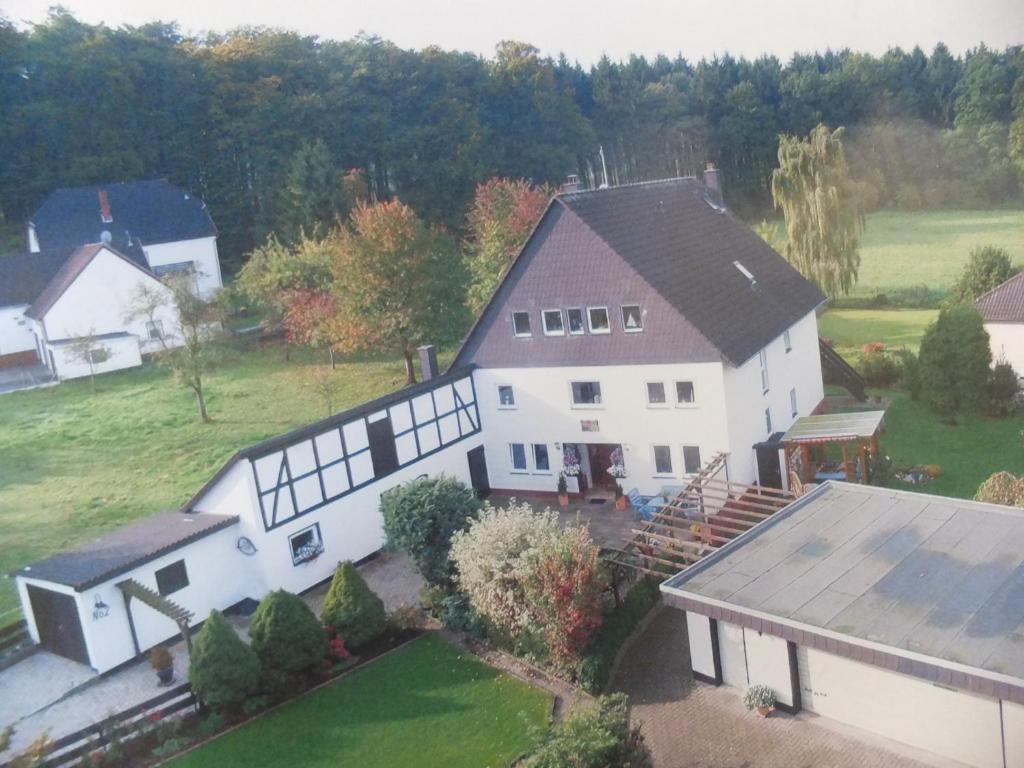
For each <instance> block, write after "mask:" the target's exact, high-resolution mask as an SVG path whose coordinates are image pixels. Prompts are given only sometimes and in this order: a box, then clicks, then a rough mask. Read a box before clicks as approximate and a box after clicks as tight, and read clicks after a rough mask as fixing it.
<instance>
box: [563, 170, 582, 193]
mask: <svg viewBox="0 0 1024 768" xmlns="http://www.w3.org/2000/svg"><path fill="white" fill-rule="evenodd" d="M558 191H559V192H579V191H580V177H579V176H577V175H576V174H575V173H570V174H569V175H568V176H566V177H565V181H564V182H563V183H562V187H561V188H560V189H559V190H558Z"/></svg>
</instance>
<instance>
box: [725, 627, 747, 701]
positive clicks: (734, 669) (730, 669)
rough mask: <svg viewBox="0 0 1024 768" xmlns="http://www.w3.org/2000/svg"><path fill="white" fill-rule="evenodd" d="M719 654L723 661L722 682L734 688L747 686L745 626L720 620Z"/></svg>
mask: <svg viewBox="0 0 1024 768" xmlns="http://www.w3.org/2000/svg"><path fill="white" fill-rule="evenodd" d="M718 654H719V657H720V658H721V662H722V682H723V683H725V684H726V685H729V686H732V687H733V688H739V689H741V690H742V689H745V688H746V687H747V653H746V650H745V649H744V647H743V627H737V626H736V625H735V624H727V623H725V622H724V621H720V622H718Z"/></svg>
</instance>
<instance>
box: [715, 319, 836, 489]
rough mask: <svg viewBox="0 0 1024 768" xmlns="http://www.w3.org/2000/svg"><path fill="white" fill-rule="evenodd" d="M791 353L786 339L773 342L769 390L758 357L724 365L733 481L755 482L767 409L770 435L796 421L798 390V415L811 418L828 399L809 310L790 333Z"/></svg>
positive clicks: (815, 324)
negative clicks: (735, 365)
mask: <svg viewBox="0 0 1024 768" xmlns="http://www.w3.org/2000/svg"><path fill="white" fill-rule="evenodd" d="M789 335H790V342H791V345H792V349H791V350H790V351H789V352H787V351H786V345H785V341H784V336H781V335H780V336H779V337H778V338H776V339H773V340H772V341H771V342H770V343H769V344H768V345H767V347H765V350H766V352H767V356H768V392H764V391H763V388H762V386H761V363H760V360H759V356H758V355H754V356H753V357H751V358H750V359H749V360H747V361H746V362H745V363H743V365H741V366H740V367H739V368H733V367H731V366H726V369H725V391H726V400H727V404H726V408H727V411H728V418H729V427H728V430H729V444H730V445H731V446H732V452H731V454H730V456H729V469H730V474H731V479H733V480H736V481H739V482H746V481H748V480H755V479H756V478H757V461H756V457H755V454H754V448H753V446H754V445H755V444H756V443H759V442H761V441H762V440H765V439H767V437H768V434H769V433H768V428H767V423H766V420H765V413H764V412H765V409H766V408H771V415H772V431H773V432H784V431H785V430H786V429H788V428H789V426H790V425H791V424H792V423H793V422H794V421H795V420H796V419H795V418H794V416H793V412H792V407H791V404H790V390H791V389H794V388H795V389H796V398H797V417H799V416H807V415H809V414H810V413H811V412H812V411H813V410H814V409H815V408H816V407H817V406H818V404H819V403H820V402H821V400H822V398H823V397H824V396H825V391H824V386H823V384H822V381H821V354H820V352H819V349H818V321H817V317H816V315H815V313H814V312H810V313H808V314H807V315H805V316H804V317H803V318H802V319H800V320H799V321H798V322H796V323H795V324H794V325H793V326H792V327H791V328H790V331H789Z"/></svg>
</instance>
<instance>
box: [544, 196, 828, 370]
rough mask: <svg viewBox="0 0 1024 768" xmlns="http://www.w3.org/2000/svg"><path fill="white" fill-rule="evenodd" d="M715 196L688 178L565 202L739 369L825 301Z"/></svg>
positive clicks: (568, 197) (814, 287) (812, 286)
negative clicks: (716, 202) (740, 267)
mask: <svg viewBox="0 0 1024 768" xmlns="http://www.w3.org/2000/svg"><path fill="white" fill-rule="evenodd" d="M706 191H707V190H706V188H705V187H704V185H703V184H701V183H700V182H699V181H697V180H696V179H693V178H685V179H670V180H666V181H660V182H647V183H643V184H634V185H628V186H622V187H613V188H611V189H603V190H596V191H591V192H574V193H566V194H562V195H559V197H558V200H560V201H561V202H562V203H563V204H564V205H565V206H566V207H568V208H569V209H570V210H571V211H573V213H575V214H576V215H577V216H579V217H580V218H581V219H582V220H583V221H584V222H585V223H586V224H587V226H589V227H590V228H591V229H592V230H593V231H594V232H595V233H597V235H598V236H600V237H601V239H602V240H604V241H605V242H606V243H608V245H609V246H610V247H611V248H612V249H613V250H614V251H615V252H616V253H618V254H619V255H620V256H621V257H622V258H623V259H625V260H626V261H627V262H628V263H629V264H630V265H631V266H632V267H633V268H634V269H635V270H636V271H637V272H638V273H639V274H640V275H641V276H643V277H644V278H645V279H646V280H647V281H648V282H649V283H650V284H651V285H653V286H654V287H655V289H657V290H658V291H659V292H660V293H661V294H662V295H663V296H664V297H665V298H666V299H667V300H668V301H669V302H670V303H671V304H672V305H673V306H674V307H675V308H676V309H677V310H678V311H679V312H680V313H681V314H682V315H683V316H684V317H685V318H686V319H687V320H689V321H690V322H691V323H692V324H693V325H694V326H696V328H697V329H698V330H699V331H700V332H701V333H702V334H703V335H704V336H705V337H706V338H707V339H708V340H710V341H711V343H712V344H714V345H715V346H716V347H717V348H718V349H719V351H721V353H722V354H723V356H725V358H726V359H728V360H729V361H730V362H731V363H733V364H734V365H739V364H741V363H743V362H745V361H746V360H747V359H749V358H750V357H751V356H752V355H753V354H755V353H756V352H757V351H758V350H760V349H761V348H762V347H764V346H765V345H766V344H767V343H768V342H770V341H771V340H772V339H774V338H776V337H777V336H779V335H780V334H782V332H783V331H784V330H786V329H787V328H789V327H790V326H791V325H792V324H793V323H795V322H796V321H797V320H799V319H800V318H801V317H803V316H804V315H806V314H807V313H808V312H810V311H811V310H813V309H814V308H815V307H816V306H818V305H819V304H820V303H821V302H822V301H824V300H825V296H824V295H823V294H822V293H821V291H820V290H819V289H818V288H817V287H816V286H815V285H814V284H812V283H810V282H809V281H807V280H805V279H804V278H803V277H802V276H801V275H800V273H799V272H797V271H796V270H795V269H794V268H793V267H792V266H790V265H789V264H788V263H787V262H786V261H785V259H783V258H782V257H781V256H780V255H779V254H777V253H776V252H775V251H774V250H772V248H771V247H770V246H768V245H767V244H766V243H765V242H764V241H763V240H762V239H761V238H760V237H758V236H757V235H756V234H755V233H754V232H753V231H752V230H751V229H750V228H749V227H748V226H747V225H746V224H744V223H743V222H742V221H740V220H739V219H737V218H736V217H735V216H733V214H732V213H730V212H729V211H727V210H723V209H721V208H717V209H716V208H714V207H712V206H711V205H709V203H708V201H707V199H706V197H705V194H706ZM735 261H738V262H740V263H741V264H742V265H743V266H744V267H745V268H746V269H747V270H748V271H749V272H750V273H751V274H752V275H753V276H754V279H755V280H756V285H754V286H752V285H751V281H750V280H749V279H748V278H747V277H746V276H745V275H743V274H742V273H741V272H740V270H738V269H737V268H736V267H735V266H734V264H733V262H735Z"/></svg>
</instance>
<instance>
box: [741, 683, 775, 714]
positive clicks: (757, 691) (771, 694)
mask: <svg viewBox="0 0 1024 768" xmlns="http://www.w3.org/2000/svg"><path fill="white" fill-rule="evenodd" d="M743 705H744V706H745V707H746V708H747V709H756V710H757V714H759V715H760V716H761V717H768V715H769V714H770V713H771V711H772V710H773V709H775V691H773V690H772V689H771V688H769V687H768V686H767V685H762V684H761V683H757V684H756V685H752V686H750V687H749V688H747V692H746V693H745V694H743Z"/></svg>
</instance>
